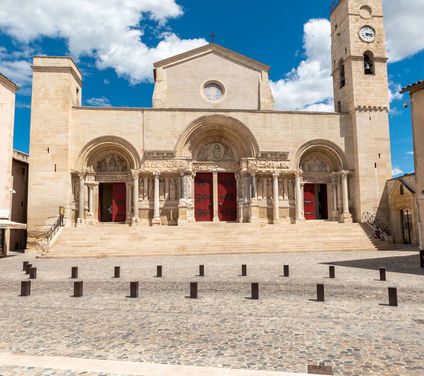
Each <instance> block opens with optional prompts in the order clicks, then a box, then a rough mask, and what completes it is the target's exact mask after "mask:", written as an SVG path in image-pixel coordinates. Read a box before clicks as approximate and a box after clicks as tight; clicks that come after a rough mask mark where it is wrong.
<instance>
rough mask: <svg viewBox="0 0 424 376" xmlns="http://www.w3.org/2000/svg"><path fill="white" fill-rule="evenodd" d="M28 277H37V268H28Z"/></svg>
mask: <svg viewBox="0 0 424 376" xmlns="http://www.w3.org/2000/svg"><path fill="white" fill-rule="evenodd" d="M29 279H37V268H31V269H29Z"/></svg>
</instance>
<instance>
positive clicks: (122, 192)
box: [112, 183, 127, 222]
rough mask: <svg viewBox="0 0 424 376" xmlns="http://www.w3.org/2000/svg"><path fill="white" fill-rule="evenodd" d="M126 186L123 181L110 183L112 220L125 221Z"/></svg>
mask: <svg viewBox="0 0 424 376" xmlns="http://www.w3.org/2000/svg"><path fill="white" fill-rule="evenodd" d="M126 203H127V188H126V186H125V183H115V184H113V185H112V222H125V219H126V214H127V213H126Z"/></svg>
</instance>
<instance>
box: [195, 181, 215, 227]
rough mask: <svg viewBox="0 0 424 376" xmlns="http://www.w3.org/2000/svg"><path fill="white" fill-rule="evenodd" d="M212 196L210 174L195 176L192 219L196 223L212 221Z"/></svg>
mask: <svg viewBox="0 0 424 376" xmlns="http://www.w3.org/2000/svg"><path fill="white" fill-rule="evenodd" d="M212 195H213V188H212V174H206V173H200V174H196V178H195V180H194V217H195V219H196V221H198V222H210V221H212V219H213V205H212Z"/></svg>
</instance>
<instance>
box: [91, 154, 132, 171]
mask: <svg viewBox="0 0 424 376" xmlns="http://www.w3.org/2000/svg"><path fill="white" fill-rule="evenodd" d="M95 168H96V171H97V172H124V171H128V164H127V162H126V161H125V159H124V158H122V157H121V156H120V155H118V154H115V153H112V154H108V155H107V156H106V157H104V158H103V159H102V160H100V161H98V162H97V165H96V166H95Z"/></svg>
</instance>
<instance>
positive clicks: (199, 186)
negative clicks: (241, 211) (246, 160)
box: [194, 173, 237, 222]
mask: <svg viewBox="0 0 424 376" xmlns="http://www.w3.org/2000/svg"><path fill="white" fill-rule="evenodd" d="M213 188H214V187H213V174H212V173H198V174H196V178H195V189H194V195H195V208H194V210H195V219H196V221H197V222H211V221H213V218H214V212H213V211H214V201H215V200H216V201H217V208H218V213H217V216H218V219H219V220H220V221H223V222H234V221H236V220H237V183H236V178H235V176H234V174H233V173H220V174H218V179H217V187H216V192H217V197H216V198H214V189H213Z"/></svg>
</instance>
